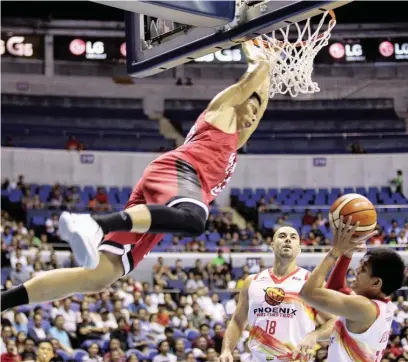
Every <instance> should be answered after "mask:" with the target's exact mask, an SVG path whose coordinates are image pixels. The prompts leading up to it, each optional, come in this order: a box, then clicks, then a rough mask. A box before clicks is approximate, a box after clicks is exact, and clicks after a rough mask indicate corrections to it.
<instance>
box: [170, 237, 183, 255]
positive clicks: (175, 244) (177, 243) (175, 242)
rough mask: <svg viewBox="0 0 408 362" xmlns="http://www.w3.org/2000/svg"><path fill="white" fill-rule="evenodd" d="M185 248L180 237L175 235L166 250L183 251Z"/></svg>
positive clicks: (172, 251) (171, 251)
mask: <svg viewBox="0 0 408 362" xmlns="http://www.w3.org/2000/svg"><path fill="white" fill-rule="evenodd" d="M184 249H185V248H184V245H181V244H180V238H179V237H178V236H173V240H172V242H171V245H170V246H169V247H168V248H167V250H166V251H168V252H170V253H182V252H183V251H184Z"/></svg>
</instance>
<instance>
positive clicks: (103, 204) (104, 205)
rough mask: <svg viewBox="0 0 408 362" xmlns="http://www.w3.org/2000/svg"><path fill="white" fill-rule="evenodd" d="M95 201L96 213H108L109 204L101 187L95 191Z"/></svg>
mask: <svg viewBox="0 0 408 362" xmlns="http://www.w3.org/2000/svg"><path fill="white" fill-rule="evenodd" d="M95 199H96V201H97V210H98V211H110V210H112V206H111V205H110V203H109V199H108V195H107V194H106V192H105V190H104V189H103V187H98V188H97V190H96V196H95Z"/></svg>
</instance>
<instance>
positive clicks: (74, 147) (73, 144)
mask: <svg viewBox="0 0 408 362" xmlns="http://www.w3.org/2000/svg"><path fill="white" fill-rule="evenodd" d="M79 146H80V145H79V142H78V140H77V138H76V137H75V136H70V137H69V139H68V141H67V143H66V144H65V149H66V150H68V151H78V149H79Z"/></svg>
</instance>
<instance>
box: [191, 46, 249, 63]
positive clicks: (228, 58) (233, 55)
mask: <svg viewBox="0 0 408 362" xmlns="http://www.w3.org/2000/svg"><path fill="white" fill-rule="evenodd" d="M241 59H242V55H241V51H240V50H239V49H224V50H219V51H217V52H215V53H214V54H208V55H204V56H203V57H201V58H197V59H196V60H195V61H196V62H213V61H219V62H222V63H225V62H240V61H241Z"/></svg>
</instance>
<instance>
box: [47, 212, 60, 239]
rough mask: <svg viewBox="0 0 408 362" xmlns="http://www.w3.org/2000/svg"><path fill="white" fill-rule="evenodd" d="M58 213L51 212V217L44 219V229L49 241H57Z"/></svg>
mask: <svg viewBox="0 0 408 362" xmlns="http://www.w3.org/2000/svg"><path fill="white" fill-rule="evenodd" d="M58 224H59V220H58V214H55V213H54V214H52V215H51V218H47V219H46V220H45V230H46V232H47V238H48V239H50V240H51V241H54V240H56V241H59V239H58V238H57V237H58Z"/></svg>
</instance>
